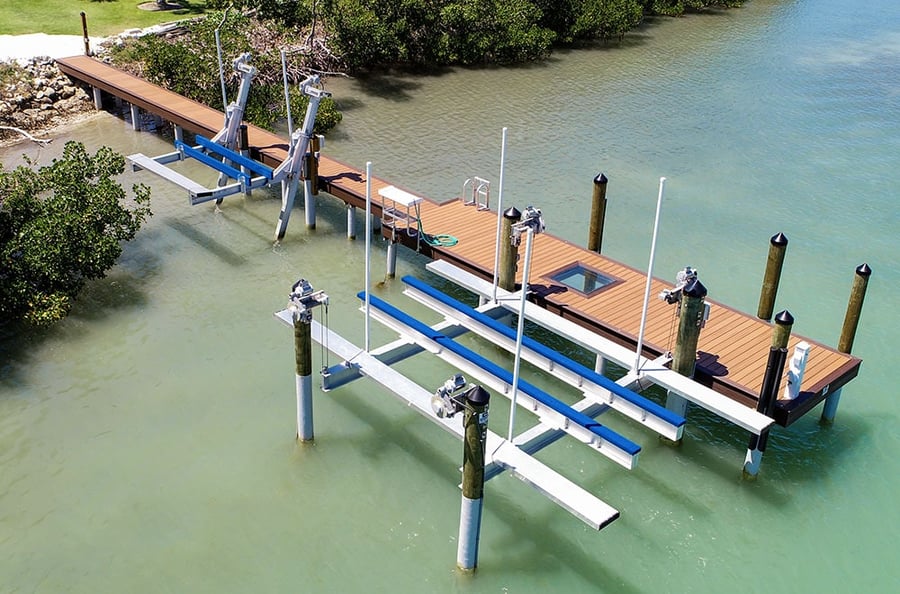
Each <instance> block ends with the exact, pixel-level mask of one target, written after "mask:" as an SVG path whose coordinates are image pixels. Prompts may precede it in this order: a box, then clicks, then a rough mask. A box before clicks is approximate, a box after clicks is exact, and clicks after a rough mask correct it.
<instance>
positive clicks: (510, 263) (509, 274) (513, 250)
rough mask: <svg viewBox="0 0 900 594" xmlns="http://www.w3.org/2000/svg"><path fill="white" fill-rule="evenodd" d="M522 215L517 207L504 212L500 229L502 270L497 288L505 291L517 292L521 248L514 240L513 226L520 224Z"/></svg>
mask: <svg viewBox="0 0 900 594" xmlns="http://www.w3.org/2000/svg"><path fill="white" fill-rule="evenodd" d="M521 218H522V213H521V212H519V209H517V208H516V207H515V206H511V207H509V208H507V209H506V210H505V211H503V220H502V222H501V227H500V270H499V274H498V277H497V286H499V287H500V288H501V289H503V290H504V291H515V290H516V261H517V260H518V258H519V246H517V245H515V244H514V243H513V240H512V228H513V225H515V224H516V223H518V222H519V220H520V219H521Z"/></svg>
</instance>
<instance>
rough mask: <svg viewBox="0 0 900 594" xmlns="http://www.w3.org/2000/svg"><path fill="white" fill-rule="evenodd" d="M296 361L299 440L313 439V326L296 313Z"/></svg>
mask: <svg viewBox="0 0 900 594" xmlns="http://www.w3.org/2000/svg"><path fill="white" fill-rule="evenodd" d="M293 322H294V360H295V362H296V383H297V439H299V440H300V441H311V440H312V439H313V415H312V324H310V320H309V319H308V318H306V317H305V316H302V315H300V314H299V313H296V312H295V313H294V317H293Z"/></svg>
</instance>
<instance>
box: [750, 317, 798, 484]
mask: <svg viewBox="0 0 900 594" xmlns="http://www.w3.org/2000/svg"><path fill="white" fill-rule="evenodd" d="M781 313H782V314H783V313H787V312H781ZM780 315H781V314H779V316H780ZM787 315H788V317H790V314H789V313H788V314H787ZM791 322H793V318H791ZM786 360H787V349H786V348H785V347H776V346H772V347H769V359H768V362H767V364H766V374H765V375H764V376H763V383H762V389H761V390H760V393H759V400H757V402H756V410H757V412H761V413H762V414H764V415H766V416H767V417H771V416H772V414H773V413H774V411H775V402H776V401H777V400H778V390H779V388H780V386H781V376H782V375H783V374H784V362H785V361H786ZM768 441H769V430H768V429H763V430H762V431H761V432H760V434H759V435H756V434H754V435H751V436H750V443H749V444H748V445H747V455H746V456H745V457H744V471H743V474H744V478H756V475H758V474H759V466H760V464H761V463H762V456H763V453H764V452H765V451H766V444H767V443H768Z"/></svg>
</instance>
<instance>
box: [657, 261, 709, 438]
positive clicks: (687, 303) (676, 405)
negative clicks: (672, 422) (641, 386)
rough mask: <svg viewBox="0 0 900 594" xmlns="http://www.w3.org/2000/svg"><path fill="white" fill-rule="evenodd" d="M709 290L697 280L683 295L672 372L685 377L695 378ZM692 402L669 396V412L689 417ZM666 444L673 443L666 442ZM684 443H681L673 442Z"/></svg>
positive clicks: (671, 393)
mask: <svg viewBox="0 0 900 594" xmlns="http://www.w3.org/2000/svg"><path fill="white" fill-rule="evenodd" d="M705 297H706V287H704V286H703V283H701V282H700V281H699V280H698V279H697V278H694V280H692V281H691V282H689V283H688V284H687V285H685V287H684V289H682V291H681V305H680V306H679V307H680V314H679V316H678V336H677V338H676V339H675V354H674V355H673V356H672V370H673V371H677V372H678V373H680V374H681V375H683V376H686V377H693V376H694V366H695V365H696V363H697V342H698V341H699V340H700V328H701V327H702V326H703V312H704V310H705V307H704V302H703V299H704V298H705ZM687 404H688V401H687V400H686V399H685V398H684V397H683V396H681V395H680V394H676V393H675V392H669V393H668V394H666V408H667V409H668V410H670V411H672V412H674V413H675V414H677V415H681V416H682V417H684V416H686V415H687ZM660 439H663V441H666V442H669V440H667V439H665V438H660ZM669 443H672V444H675V445H677V444H679V443H681V441H680V440H677V441H674V442H669Z"/></svg>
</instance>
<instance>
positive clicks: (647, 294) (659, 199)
mask: <svg viewBox="0 0 900 594" xmlns="http://www.w3.org/2000/svg"><path fill="white" fill-rule="evenodd" d="M665 187H666V178H664V177H661V178H659V196H657V198H656V218H655V219H654V220H653V239H652V240H651V241H650V263H649V264H648V265H647V288H646V289H645V290H644V308H643V310H642V311H641V329H640V332H639V333H638V342H637V349H636V350H635V354H634V367H632V368H631V371H632V373H637V374H638V375H640V371H641V370H640V367H641V351H642V350H644V327H645V326H646V324H647V308H648V307H650V283H651V282H652V281H653V260H654V258H655V257H656V237H657V235H658V233H659V212H660V210H661V209H662V200H663V191H664V190H665Z"/></svg>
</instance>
